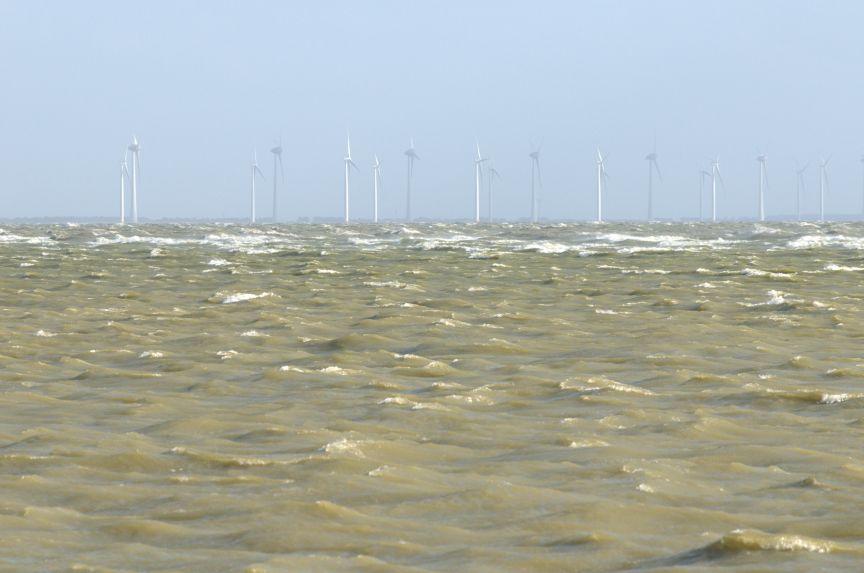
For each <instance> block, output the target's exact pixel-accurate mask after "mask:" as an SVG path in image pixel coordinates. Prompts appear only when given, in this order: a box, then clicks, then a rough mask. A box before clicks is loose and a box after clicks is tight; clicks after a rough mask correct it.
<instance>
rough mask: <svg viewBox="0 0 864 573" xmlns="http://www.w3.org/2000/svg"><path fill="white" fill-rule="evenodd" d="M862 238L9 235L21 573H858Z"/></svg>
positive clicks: (292, 232) (787, 233) (758, 230)
mask: <svg viewBox="0 0 864 573" xmlns="http://www.w3.org/2000/svg"><path fill="white" fill-rule="evenodd" d="M862 255H864V225H861V224H832V225H823V226H816V225H808V224H801V225H798V224H796V225H791V224H790V225H781V224H777V225H767V226H760V225H752V224H737V225H718V226H710V225H706V226H701V225H662V224H655V225H641V226H640V225H623V224H622V225H603V226H598V225H561V226H549V227H533V226H518V225H511V226H506V225H504V226H488V227H487V226H474V225H444V224H441V225H417V226H410V227H402V226H381V227H371V226H348V227H328V226H279V227H266V226H261V227H240V226H215V225H214V226H184V225H173V226H167V225H166V226H141V227H131V226H127V227H112V226H10V225H6V226H3V229H2V232H0V268H2V275H0V277H2V279H0V318H2V323H0V384H2V395H0V412H2V417H0V528H2V532H3V535H2V536H0V569H2V570H4V571H100V572H102V571H201V572H212V571H247V572H253V571H254V572H269V571H375V572H390V571H392V572H408V571H414V572H419V571H448V572H449V571H478V572H501V571H538V572H539V571H543V572H547V571H597V572H607V571H650V572H659V571H676V572H677V571H714V570H716V569H718V568H723V569H724V570H730V571H781V570H782V571H793V572H811V571H817V570H818V571H860V570H862V567H864V487H862V486H864V454H862V437H864V386H862V382H864V288H862V278H864V256H862Z"/></svg>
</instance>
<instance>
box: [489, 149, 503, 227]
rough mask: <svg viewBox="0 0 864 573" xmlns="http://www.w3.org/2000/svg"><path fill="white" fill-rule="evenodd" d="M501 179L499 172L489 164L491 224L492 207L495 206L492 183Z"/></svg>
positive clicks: (490, 220) (490, 219)
mask: <svg viewBox="0 0 864 573" xmlns="http://www.w3.org/2000/svg"><path fill="white" fill-rule="evenodd" d="M496 177H497V178H498V179H501V174H500V173H498V170H497V169H495V168H494V167H492V164H491V163H490V164H489V222H490V223H491V222H492V207H493V205H494V203H493V198H494V195H493V194H492V183H494V181H495V178H496Z"/></svg>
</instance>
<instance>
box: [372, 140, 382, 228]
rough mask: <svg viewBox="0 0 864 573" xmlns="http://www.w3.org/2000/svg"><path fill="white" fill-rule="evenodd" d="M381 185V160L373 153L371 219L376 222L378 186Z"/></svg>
mask: <svg viewBox="0 0 864 573" xmlns="http://www.w3.org/2000/svg"><path fill="white" fill-rule="evenodd" d="M379 187H381V162H380V161H379V160H378V154H377V153H376V154H375V165H373V166H372V220H373V221H374V222H375V223H377V222H378V188H379Z"/></svg>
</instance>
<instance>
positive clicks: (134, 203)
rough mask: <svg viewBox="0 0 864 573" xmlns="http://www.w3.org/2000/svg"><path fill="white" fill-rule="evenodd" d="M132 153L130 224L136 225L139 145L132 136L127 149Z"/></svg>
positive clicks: (139, 159)
mask: <svg viewBox="0 0 864 573" xmlns="http://www.w3.org/2000/svg"><path fill="white" fill-rule="evenodd" d="M127 149H128V150H129V151H131V152H132V177H131V180H132V222H133V223H138V180H139V179H140V178H141V173H139V171H140V170H141V158H140V157H139V153H140V152H141V145H140V144H139V143H138V138H137V137H135V136H134V135H133V136H132V143H130V144H129V147H127Z"/></svg>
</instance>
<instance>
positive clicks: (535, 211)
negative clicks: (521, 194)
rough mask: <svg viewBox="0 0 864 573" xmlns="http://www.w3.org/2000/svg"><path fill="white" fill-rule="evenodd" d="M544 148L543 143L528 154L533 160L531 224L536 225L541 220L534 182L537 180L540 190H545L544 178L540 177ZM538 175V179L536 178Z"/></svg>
mask: <svg viewBox="0 0 864 573" xmlns="http://www.w3.org/2000/svg"><path fill="white" fill-rule="evenodd" d="M542 148H543V143H542V142H541V143H540V145H538V146H537V149H535V150H534V151H532V152H531V153H529V154H528V157H530V158H531V222H532V223H536V222H537V219H538V218H539V216H540V215H539V211H540V209H539V208H538V203H537V192H536V188H535V187H534V180H535V179H536V180H537V183H539V184H540V189H543V176H542V175H540V149H542ZM535 174H536V177H535Z"/></svg>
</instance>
